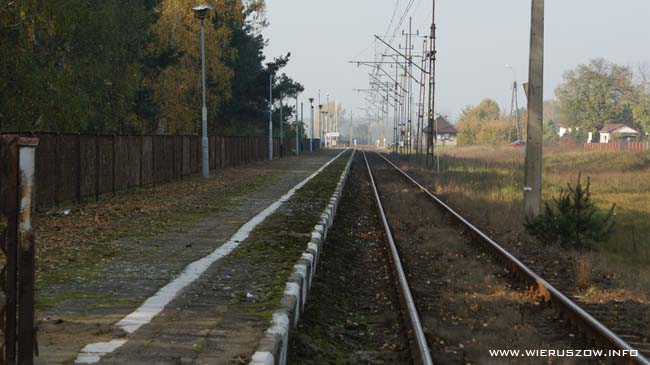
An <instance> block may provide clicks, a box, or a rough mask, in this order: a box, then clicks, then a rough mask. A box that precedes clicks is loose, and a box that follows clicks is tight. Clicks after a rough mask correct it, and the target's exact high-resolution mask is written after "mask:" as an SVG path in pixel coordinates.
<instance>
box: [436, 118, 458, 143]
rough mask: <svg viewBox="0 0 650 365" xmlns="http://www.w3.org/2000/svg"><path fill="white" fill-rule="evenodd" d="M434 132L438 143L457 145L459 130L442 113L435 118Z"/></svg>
mask: <svg viewBox="0 0 650 365" xmlns="http://www.w3.org/2000/svg"><path fill="white" fill-rule="evenodd" d="M434 134H435V135H436V139H437V140H438V144H442V145H443V146H455V145H456V141H457V138H456V137H457V136H458V130H457V129H456V127H454V125H453V124H451V123H450V122H449V121H448V120H447V118H446V117H443V116H442V115H439V116H438V118H436V120H435V125H434Z"/></svg>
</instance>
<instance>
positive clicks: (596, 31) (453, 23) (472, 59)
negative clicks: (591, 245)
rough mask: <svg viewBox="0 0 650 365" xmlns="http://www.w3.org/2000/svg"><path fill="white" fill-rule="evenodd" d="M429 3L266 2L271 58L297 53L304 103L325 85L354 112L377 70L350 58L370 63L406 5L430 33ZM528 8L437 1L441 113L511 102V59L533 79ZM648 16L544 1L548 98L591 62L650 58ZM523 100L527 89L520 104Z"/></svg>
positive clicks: (640, 8) (611, 4)
mask: <svg viewBox="0 0 650 365" xmlns="http://www.w3.org/2000/svg"><path fill="white" fill-rule="evenodd" d="M431 1H432V0H346V1H343V0H328V1H322V0H321V1H316V0H266V3H267V14H266V16H267V18H268V21H269V23H270V26H269V27H268V28H267V29H266V30H265V31H264V35H265V36H266V37H267V38H268V39H269V42H270V43H269V46H268V47H267V49H266V50H265V54H266V55H267V58H273V57H277V56H279V55H282V54H286V53H287V52H291V61H290V64H289V65H288V66H287V68H286V69H285V71H286V72H287V74H288V75H289V76H291V77H293V78H294V79H295V80H297V81H299V82H300V83H302V84H303V85H304V86H305V92H304V93H303V95H302V98H303V99H304V101H305V102H307V98H309V97H315V98H318V90H320V91H321V98H322V100H325V98H326V95H327V94H329V97H330V99H331V100H337V101H339V102H340V103H341V104H342V105H343V107H344V108H345V109H347V110H357V108H362V107H364V105H365V102H364V95H362V94H360V93H359V92H357V91H355V90H354V89H355V88H356V89H363V88H368V76H367V73H368V72H369V70H370V69H369V68H364V67H361V68H359V67H357V65H355V64H351V63H349V61H366V60H372V59H373V55H374V52H375V42H373V38H374V37H373V35H375V34H377V35H380V36H382V35H383V36H386V35H392V33H393V32H392V30H391V31H389V32H387V30H388V26H389V23H390V21H391V18H392V15H393V13H394V12H395V13H396V18H400V17H401V15H402V14H404V13H405V9H406V6H407V4H408V3H409V2H411V3H412V5H411V9H410V11H409V12H408V13H407V16H406V17H405V18H404V20H405V21H404V24H403V26H402V27H401V29H405V30H407V29H408V28H407V26H408V18H409V17H412V19H413V20H412V24H413V29H414V31H415V29H419V32H420V34H423V33H427V34H428V32H429V27H430V22H431V20H430V19H431ZM530 5H531V1H530V0H495V1H484V0H446V1H440V0H438V1H436V23H437V27H438V32H437V33H438V34H437V35H438V41H437V48H438V62H437V90H436V103H437V106H436V112H437V113H440V114H443V115H448V116H449V117H450V118H451V119H452V120H455V119H456V118H457V117H458V116H459V114H460V113H461V111H462V109H463V107H464V106H466V105H475V104H478V103H479V102H480V101H481V100H482V99H484V98H488V97H489V98H492V99H494V100H496V101H497V102H498V103H499V104H500V105H502V106H503V107H504V108H509V104H510V95H511V87H512V79H513V72H512V71H511V70H509V69H507V68H506V67H505V65H506V64H510V65H512V67H513V68H514V70H515V71H516V74H517V78H518V80H519V82H525V81H526V80H527V78H528V50H529V47H528V44H529V39H530V12H531V10H530ZM396 8H397V11H395V9H396ZM649 19H650V1H648V0H618V1H605V0H547V1H546V17H545V21H546V34H545V71H544V72H545V81H544V88H545V90H544V94H545V98H547V99H550V98H553V97H554V92H555V89H556V87H557V86H558V85H559V84H560V83H561V81H562V75H563V73H564V72H566V71H567V70H570V69H573V68H575V67H576V66H577V65H579V64H582V63H587V62H589V60H590V59H593V58H598V57H602V58H605V59H607V60H610V61H613V62H616V63H619V64H624V65H629V66H631V67H636V65H638V64H639V63H650V46H648V43H647V39H648V37H649V36H650V21H649ZM393 24H395V22H393ZM393 28H395V27H394V26H393ZM387 33H390V34H387ZM399 33H401V30H400V31H399ZM400 42H401V44H402V45H404V44H405V43H404V40H403V39H397V40H396V41H395V42H394V44H395V45H398V44H399V43H400ZM419 45H420V46H419V47H420V48H421V45H422V43H421V40H420V42H419ZM379 50H380V51H383V47H379ZM524 98H525V96H524V95H523V91H522V92H521V93H520V95H519V100H520V105H524V106H525V102H524ZM355 113H359V114H362V112H361V111H355Z"/></svg>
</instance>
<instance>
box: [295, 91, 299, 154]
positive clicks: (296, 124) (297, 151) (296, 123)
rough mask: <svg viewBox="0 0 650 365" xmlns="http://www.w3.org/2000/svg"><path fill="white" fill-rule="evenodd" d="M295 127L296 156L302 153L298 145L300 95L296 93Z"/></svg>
mask: <svg viewBox="0 0 650 365" xmlns="http://www.w3.org/2000/svg"><path fill="white" fill-rule="evenodd" d="M294 124H295V125H294V129H295V133H296V156H299V155H300V146H298V132H299V128H298V95H296V121H295V122H294Z"/></svg>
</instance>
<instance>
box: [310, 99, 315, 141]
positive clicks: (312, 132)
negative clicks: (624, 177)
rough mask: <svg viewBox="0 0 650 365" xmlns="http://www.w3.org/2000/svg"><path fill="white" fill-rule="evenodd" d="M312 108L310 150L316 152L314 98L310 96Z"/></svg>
mask: <svg viewBox="0 0 650 365" xmlns="http://www.w3.org/2000/svg"><path fill="white" fill-rule="evenodd" d="M309 105H310V108H311V133H310V135H309V152H314V98H309Z"/></svg>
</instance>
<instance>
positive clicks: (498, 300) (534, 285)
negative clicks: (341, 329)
mask: <svg viewBox="0 0 650 365" xmlns="http://www.w3.org/2000/svg"><path fill="white" fill-rule="evenodd" d="M363 155H364V160H365V163H366V167H367V169H368V173H369V176H370V179H371V183H372V186H373V191H374V195H375V199H376V202H377V208H378V211H379V216H380V217H381V221H382V223H383V226H384V229H385V231H386V235H387V237H388V241H389V246H390V247H389V252H390V253H391V255H392V257H391V259H392V262H393V269H394V276H395V278H396V281H397V284H398V290H399V292H400V296H401V301H402V308H403V312H404V313H405V316H404V317H406V318H405V321H406V322H407V327H408V328H409V333H410V334H411V347H412V349H413V351H412V352H413V358H414V361H415V362H416V363H421V364H432V363H434V360H436V362H449V363H452V362H456V361H463V363H465V362H468V363H473V362H472V360H475V359H468V358H467V356H469V357H472V356H474V357H476V353H474V354H472V353H471V351H470V350H469V349H468V347H471V343H472V340H473V341H474V342H476V338H477V337H478V338H479V342H480V341H482V339H481V338H480V333H481V332H486V331H487V329H491V327H499V325H501V326H503V327H502V328H495V329H494V330H495V332H494V333H492V336H494V335H497V336H498V337H500V336H502V335H501V334H502V333H503V337H502V338H500V339H499V340H500V341H501V342H502V343H503V346H502V348H512V346H515V347H516V346H517V345H519V346H521V345H522V344H525V343H526V342H521V341H520V339H518V338H515V339H513V338H510V339H509V340H508V336H511V337H520V335H521V334H524V335H525V334H528V333H532V332H530V331H532V330H530V329H529V328H527V327H531V328H535V330H534V333H535V336H540V337H539V338H538V339H536V340H534V341H533V343H536V344H537V346H531V347H529V348H531V349H533V348H550V349H552V348H556V349H557V348H563V349H588V348H602V349H606V350H616V351H619V353H618V354H621V355H624V356H623V357H617V358H616V360H614V359H612V358H609V359H604V358H601V360H600V361H601V362H604V363H612V362H611V361H614V362H613V363H621V362H624V363H627V364H643V365H650V361H648V359H647V357H646V356H648V354H649V352H648V351H647V350H648V348H647V347H646V348H642V347H641V346H637V345H645V344H642V343H640V340H639V336H638V334H636V333H634V332H633V331H631V332H630V331H625V332H626V333H619V334H617V333H616V331H613V330H610V329H609V328H608V327H606V326H605V325H603V324H602V323H601V322H600V321H599V319H600V318H602V316H606V315H607V313H602V312H597V313H594V314H593V315H592V314H590V313H589V312H588V310H589V309H584V308H582V307H581V306H580V305H578V304H577V303H576V301H574V300H572V299H571V297H570V296H568V295H565V294H563V292H562V291H561V290H558V289H557V288H556V285H557V284H556V282H555V281H553V282H552V283H551V282H549V281H547V280H545V279H544V278H542V277H541V276H540V275H538V274H537V273H536V272H535V271H534V270H533V269H531V267H529V266H527V265H526V264H524V263H523V262H526V260H525V258H522V260H520V259H518V258H517V256H518V255H522V253H521V252H517V253H514V254H513V253H511V252H509V251H507V250H506V249H504V248H503V247H502V246H501V245H499V244H497V243H496V242H495V241H494V240H492V239H491V238H490V237H488V236H487V235H486V234H484V233H483V232H481V231H480V230H479V229H478V228H476V227H475V226H474V225H473V224H471V223H470V222H469V221H467V220H466V219H465V218H463V217H462V216H461V215H459V214H458V213H456V212H455V211H454V210H453V209H452V208H451V207H449V206H448V205H446V204H445V203H444V202H443V201H441V200H440V199H438V198H437V197H436V196H435V195H433V194H432V193H431V192H429V191H428V190H427V189H426V188H424V187H423V186H422V185H420V184H419V183H418V182H417V181H416V180H415V179H413V178H412V177H411V176H409V175H408V174H407V173H406V172H404V171H403V170H401V169H400V168H399V167H398V166H396V165H395V164H393V163H392V162H391V161H390V160H388V159H386V158H385V157H384V156H382V155H380V154H378V153H373V154H372V155H370V156H366V153H365V152H364V154H363ZM391 184H392V185H391ZM400 184H401V185H400ZM389 185H390V186H389ZM389 188H390V189H389ZM400 204H403V207H404V208H406V210H411V211H415V212H414V215H412V216H410V217H403V218H401V221H399V224H400V225H401V226H404V227H407V229H403V228H400V229H396V228H395V227H391V225H390V224H389V222H391V223H393V219H396V220H399V218H395V217H396V216H397V214H395V212H397V211H401V210H400ZM427 207H428V209H429V211H426V212H423V211H422V210H424V209H427ZM433 211H437V212H438V213H435V214H434V213H431V212H433ZM431 215H435V217H433V218H432V219H431V217H430V216H431ZM429 227H435V228H431V229H429ZM450 227H453V228H450ZM410 232H412V233H410ZM427 235H429V237H427ZM459 237H462V239H461V238H459ZM468 240H471V241H472V242H474V243H476V244H478V245H479V246H480V248H481V250H480V251H481V252H484V254H482V255H474V254H473V253H472V251H467V250H466V248H462V247H461V246H460V244H461V243H462V245H464V246H470V245H467V242H468ZM432 241H436V242H435V244H434V245H431V246H428V247H427V246H426V245H425V244H424V243H425V242H426V243H427V244H431V242H432ZM441 246H444V247H441ZM447 249H448V250H447ZM446 250H447V251H449V252H445V251H446ZM473 250H474V253H475V252H476V248H475V247H474V248H473ZM451 253H453V255H452V254H451ZM485 254H487V255H485ZM452 256H453V257H452ZM483 256H486V257H483ZM480 261H482V263H479V262H480ZM486 261H489V262H490V263H491V264H492V265H495V267H498V268H500V270H499V269H496V270H495V269H494V268H492V269H490V268H488V269H484V268H482V267H484V266H485V265H484V263H485V262H486ZM444 264H449V265H452V270H448V269H446V268H445V267H444V266H445V265H444ZM453 265H456V266H455V269H453V267H454V266H453ZM472 270H474V273H478V274H479V280H482V281H481V282H480V283H479V284H476V283H474V284H472V283H469V282H464V276H458V274H457V273H464V274H467V273H469V272H470V271H472ZM481 270H484V271H481ZM485 270H486V271H485ZM490 270H492V271H490ZM454 275H456V276H454ZM466 276H469V275H466ZM481 276H482V279H481ZM486 278H489V280H488V279H486ZM437 279H440V280H441V281H440V282H436V281H437ZM513 279H514V280H513ZM554 280H555V279H554ZM504 282H505V283H506V284H503V283H504ZM513 282H514V283H515V284H514V285H513V287H510V284H507V283H513ZM554 284H556V285H554ZM503 285H505V286H503ZM481 286H483V288H481ZM501 286H503V287H501ZM483 289H485V290H484V291H483V292H481V290H483ZM474 291H475V293H474V294H473V295H471V296H469V297H467V296H466V295H467V293H468V292H474ZM507 292H510V293H519V294H506V293H507ZM463 293H465V294H463ZM477 293H478V294H477ZM494 293H501V294H500V295H502V297H499V296H498V295H496V296H495V294H494ZM521 293H525V294H524V295H523V296H522V295H521ZM463 295H465V297H463ZM513 295H514V297H516V298H515V300H511V299H512V297H513ZM508 296H509V297H508ZM526 296H527V298H525V297H526ZM461 297H462V300H460V298H461ZM468 298H469V299H468ZM486 298H489V300H486ZM531 298H534V299H531ZM547 304H550V306H548V305H547ZM463 306H464V307H467V309H466V310H465V309H464V308H463V310H459V307H463ZM482 306H486V307H489V306H492V307H489V308H483V307H482ZM508 308H511V309H514V310H515V311H516V312H518V313H519V314H520V315H521V320H519V319H516V320H515V319H512V320H511V321H510V322H508V321H509V320H508V318H509V317H508V313H509V309H508ZM550 308H552V310H551V309H550ZM587 308H589V307H588V306H587ZM450 309H451V310H450ZM474 309H476V310H474ZM492 311H494V312H499V311H501V312H499V314H495V315H493V316H496V317H497V318H490V312H492ZM450 312H451V313H450ZM549 312H552V314H549ZM474 314H476V315H477V317H480V319H479V320H478V321H476V320H472V319H470V317H473V316H474ZM540 314H543V317H542V316H541V315H540ZM526 316H528V317H530V318H527V319H526V320H524V318H525V317H526ZM597 318H599V319H597ZM474 322H477V323H474ZM500 322H504V323H500ZM505 323H507V324H508V325H507V326H504V324H505ZM463 326H465V327H463ZM509 326H510V327H514V330H513V329H511V328H508V327H509ZM522 328H523V330H522ZM497 330H498V331H497ZM454 331H456V332H457V333H462V335H459V336H458V337H460V338H463V336H465V340H466V341H465V342H462V341H460V343H454V344H450V343H446V342H445V341H448V339H449V337H454V336H447V337H445V338H441V337H440V336H437V335H436V333H437V332H440V333H446V334H449V333H454ZM522 331H523V332H522ZM526 331H528V332H526ZM467 333H469V336H468V335H467ZM558 333H559V334H558ZM443 337H444V336H443ZM485 338H489V337H485ZM485 338H484V339H483V340H485V341H487V340H486V339H485ZM533 338H534V336H533ZM531 340H532V339H531ZM535 341H537V342H535ZM540 341H541V343H540ZM544 341H548V342H544ZM496 343H498V341H497V342H496ZM543 344H546V346H541V345H543ZM492 345H494V343H493V344H492ZM486 346H489V345H486ZM556 346H557V347H556ZM488 348H495V347H488ZM496 348H498V347H496ZM440 353H442V354H443V355H440V356H442V357H441V358H440V357H439V356H438V355H436V356H432V354H440ZM448 353H452V355H448ZM618 354H617V355H618ZM634 354H638V356H633V355H634ZM441 359H442V360H441ZM591 360H592V361H593V359H591ZM606 360H609V362H607V361H606Z"/></svg>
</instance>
